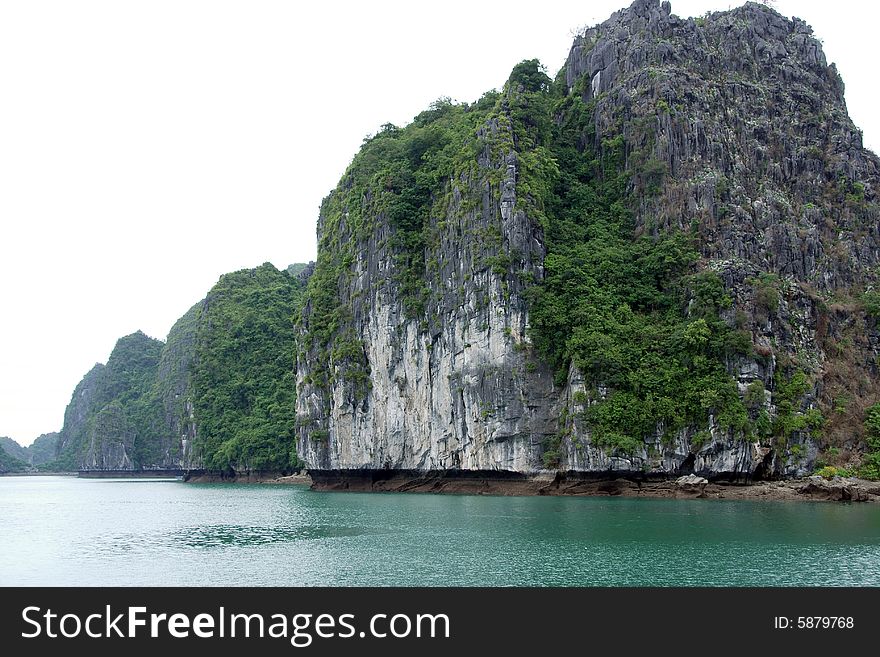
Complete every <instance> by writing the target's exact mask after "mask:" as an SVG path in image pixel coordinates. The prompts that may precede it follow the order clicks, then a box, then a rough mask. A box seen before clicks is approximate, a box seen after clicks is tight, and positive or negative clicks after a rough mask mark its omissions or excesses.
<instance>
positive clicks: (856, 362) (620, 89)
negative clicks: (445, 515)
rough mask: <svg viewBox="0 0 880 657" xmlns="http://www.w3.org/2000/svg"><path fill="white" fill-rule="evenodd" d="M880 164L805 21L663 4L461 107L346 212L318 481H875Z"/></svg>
mask: <svg viewBox="0 0 880 657" xmlns="http://www.w3.org/2000/svg"><path fill="white" fill-rule="evenodd" d="M878 178H880V163H878V160H877V158H876V156H874V155H873V154H872V153H870V152H869V151H867V150H865V149H864V148H863V147H862V142H861V133H860V132H859V130H858V129H857V128H855V126H854V125H853V124H852V122H851V121H850V119H849V117H848V115H847V113H846V106H845V103H844V98H843V83H842V82H841V80H840V77H839V75H838V73H837V71H836V69H835V68H834V66H833V65H831V66H828V65H827V63H826V61H825V58H824V55H823V53H822V48H821V44H820V43H819V42H818V41H817V40H816V39H815V38H814V37H813V36H812V32H811V30H810V28H809V27H808V26H807V25H806V24H805V23H803V22H802V21H799V20H798V19H793V20H788V19H786V18H784V17H782V16H780V15H779V14H778V13H776V12H775V11H773V10H772V9H770V8H768V7H765V6H763V5H757V4H754V3H750V4H747V5H745V6H743V7H740V8H737V9H734V10H732V11H728V12H720V13H713V14H708V15H706V16H704V17H702V18H699V19H681V18H678V17H676V16H674V15H672V14H671V11H670V6H669V4H668V3H662V4H661V3H659V2H655V1H652V0H638V1H637V2H635V3H634V4H633V5H632V6H630V7H629V8H628V9H626V10H623V11H621V12H618V13H616V14H614V15H613V16H612V17H611V18H610V19H609V20H608V21H606V22H605V23H603V24H601V25H599V26H597V27H595V28H591V29H588V30H586V31H585V32H584V34H582V35H581V36H579V37H578V38H577V39H576V40H575V43H574V45H573V47H572V49H571V53H570V55H569V58H568V61H567V62H566V64H565V66H564V67H563V69H562V70H561V71H560V72H559V74H558V75H557V76H556V78H555V80H551V79H550V78H549V77H548V76H546V75H545V74H544V72H543V70H542V69H541V68H540V66H539V64H538V62H536V61H526V62H522V63H521V64H519V65H517V66H516V67H515V68H514V70H513V72H512V74H511V77H510V79H509V80H508V82H507V83H506V84H505V86H504V88H503V90H502V91H501V92H500V93H494V92H490V93H488V94H486V95H485V96H484V97H483V98H482V99H480V100H479V101H477V102H476V103H474V104H470V105H467V104H466V105H458V104H454V103H451V102H447V101H438V102H437V103H435V104H434V105H433V106H432V107H431V109H429V110H428V111H426V112H424V113H422V114H420V115H419V116H418V117H416V119H415V120H414V121H413V123H411V124H410V125H408V126H406V127H404V128H398V127H395V126H391V125H386V126H383V128H382V130H381V131H380V132H379V133H378V134H377V135H375V136H373V137H371V138H369V139H368V140H365V143H364V146H363V148H362V149H361V151H360V152H359V153H358V154H357V156H356V157H355V158H354V160H353V162H352V164H351V165H350V166H349V168H348V170H347V171H346V173H345V175H344V176H343V178H342V180H341V181H340V184H339V186H338V187H337V188H336V189H335V190H334V191H333V192H332V193H331V194H330V195H329V196H328V197H327V198H326V199H325V201H324V203H323V205H322V209H321V215H320V218H319V224H318V235H319V253H318V261H317V263H316V268H315V272H314V275H313V276H312V277H311V279H310V282H309V287H308V293H307V297H306V302H305V306H304V311H303V319H302V325H301V340H300V344H301V348H300V351H299V356H298V370H297V371H298V384H299V387H298V393H299V394H298V398H297V399H298V401H297V404H298V406H297V410H298V420H299V429H298V436H299V450H300V456H301V458H302V459H303V460H304V461H305V462H306V463H307V465H308V466H309V467H312V468H316V469H360V468H367V469H373V468H383V469H387V468H391V469H417V470H431V469H448V468H453V469H457V468H461V469H471V470H479V469H504V470H513V471H519V472H533V471H538V470H542V469H546V468H552V469H560V470H578V471H602V472H606V471H628V472H633V471H636V472H655V473H672V472H688V471H698V472H701V473H704V474H708V475H711V476H739V475H744V474H748V475H752V476H754V475H763V474H786V475H791V474H802V473H805V472H810V471H812V470H813V469H814V468H815V467H817V466H820V465H823V463H825V464H829V463H830V464H834V465H838V466H841V467H847V468H850V469H856V468H858V467H859V463H860V461H861V460H862V457H863V453H864V452H865V450H866V449H867V450H868V451H869V452H870V450H871V447H870V443H866V442H865V440H864V438H865V434H864V418H865V411H866V408H867V406H868V405H869V404H870V403H872V402H875V401H876V400H877V398H878V387H877V382H878V376H877V375H878V372H877V364H876V357H877V354H878V333H877V325H876V321H877V316H878V314H880V313H878V311H877V308H878V307H880V303H878V298H880V297H878V296H877V293H876V292H875V291H874V285H875V283H876V271H877V270H876V266H877V264H878V262H877V260H878V257H880V255H878V254H880V232H878V231H880V228H878V219H880V213H878V205H877V196H876V194H877V189H878V182H880V180H878Z"/></svg>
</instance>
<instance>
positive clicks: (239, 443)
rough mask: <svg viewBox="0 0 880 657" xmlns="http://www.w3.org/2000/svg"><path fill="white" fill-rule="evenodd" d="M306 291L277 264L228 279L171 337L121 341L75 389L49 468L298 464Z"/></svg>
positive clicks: (259, 467) (262, 467)
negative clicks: (299, 350) (300, 340)
mask: <svg viewBox="0 0 880 657" xmlns="http://www.w3.org/2000/svg"><path fill="white" fill-rule="evenodd" d="M292 269H294V270H295V271H296V272H297V274H299V273H300V272H301V271H302V270H303V269H304V266H296V265H293V266H292ZM302 287H303V283H302V282H301V281H300V277H299V276H298V275H297V276H292V275H290V274H289V273H288V272H287V271H278V270H277V269H275V267H273V266H272V265H271V264H268V263H266V264H264V265H262V266H260V267H258V268H256V269H251V270H242V271H238V272H234V273H231V274H226V275H224V276H223V277H221V279H220V281H219V282H218V283H217V284H216V285H215V286H214V287H213V288H212V289H211V291H210V292H209V293H208V295H207V297H206V298H205V300H204V301H202V302H200V303H198V304H196V305H194V306H193V307H192V308H190V310H189V311H188V312H187V313H186V314H185V315H184V316H183V317H181V318H180V319H179V320H178V321H177V322H176V323H175V324H174V326H173V327H172V329H171V331H170V332H169V334H168V341H167V342H166V343H164V344H163V343H162V342H161V341H159V340H154V339H152V338H149V337H147V336H145V335H144V334H143V333H141V332H137V333H135V334H132V335H130V336H126V337H124V338H121V339H120V340H119V341H118V342H117V344H116V347H115V348H114V350H113V353H112V354H111V355H110V358H109V360H108V361H107V365H106V366H102V365H96V366H95V367H94V368H93V369H92V370H91V371H90V372H89V373H88V374H87V375H86V376H85V377H84V378H83V380H82V381H81V382H80V384H79V385H78V386H77V388H76V390H75V391H74V394H73V397H72V399H71V402H70V405H69V406H68V408H67V411H66V413H65V422H64V429H63V430H62V432H61V437H60V440H59V444H58V456H57V458H56V459H55V461H53V462H52V463H50V464H47V465H46V466H44V468H48V469H58V470H79V469H110V470H119V469H124V470H129V469H134V470H136V469H140V468H157V467H158V468H180V467H185V468H190V467H206V468H208V469H210V470H217V471H229V470H230V469H231V470H287V469H290V468H291V467H294V466H295V465H296V456H295V454H296V452H295V445H294V437H293V430H294V426H295V422H294V419H295V415H294V413H295V411H294V402H295V394H296V386H295V377H294V368H295V348H294V329H293V317H294V313H295V312H296V311H297V310H298V308H299V304H300V303H301V301H302Z"/></svg>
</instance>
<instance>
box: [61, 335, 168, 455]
mask: <svg viewBox="0 0 880 657" xmlns="http://www.w3.org/2000/svg"><path fill="white" fill-rule="evenodd" d="M163 346H164V345H163V343H162V342H161V341H159V340H154V339H153V338H150V337H148V336H146V335H144V334H143V333H141V332H140V331H138V332H137V333H133V334H131V335H129V336H125V337H123V338H120V339H119V341H118V342H117V343H116V346H115V347H114V349H113V352H112V353H111V354H110V358H109V359H108V361H107V365H101V364H98V365H95V367H93V368H92V369H91V370H90V371H89V373H88V374H86V376H85V377H83V380H82V381H81V382H80V383H79V385H78V386H77V387H76V389H75V390H74V392H73V396H72V398H71V401H70V404H69V405H68V407H67V410H66V411H65V414H64V426H63V428H62V430H61V433H60V437H59V439H58V445H57V454H58V460H59V462H60V464H62V465H63V466H65V467H69V468H71V469H79V470H136V469H140V468H142V467H176V466H177V465H178V464H179V457H178V456H177V453H176V450H172V449H170V448H167V447H166V446H165V445H164V444H163V442H166V438H165V437H166V435H167V434H164V433H163V432H162V431H161V430H160V426H161V419H160V415H159V406H158V404H157V400H156V397H155V395H154V390H153V385H154V382H155V379H156V371H157V368H158V365H159V360H160V355H161V353H162V348H163Z"/></svg>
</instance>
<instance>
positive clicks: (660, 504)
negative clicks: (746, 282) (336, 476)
mask: <svg viewBox="0 0 880 657" xmlns="http://www.w3.org/2000/svg"><path fill="white" fill-rule="evenodd" d="M0 518H2V533H0V585H6V586H9V585H94V586H109V585H123V586H124V585H157V586H158V585H168V586H183V585H224V586H229V585H233V586H244V585H255V586H318V585H321V586H353V585H364V586H374V585H375V586H391V585H393V586H416V585H426V586H451V585H456V586H507V585H517V586H592V585H596V586H703V585H707V586H734V585H736V586H752V585H755V586H793V585H817V586H827V585H839V586H852V585H869V586H878V585H880V505H865V504H863V505H849V504H828V503H824V504H823V503H806V502H747V501H721V500H661V499H621V498H596V497H590V498H560V497H489V496H468V495H424V494H410V495H408V494H362V493H316V492H312V491H310V490H308V489H307V488H306V487H303V486H269V485H235V486H230V485H194V484H183V483H180V482H174V481H150V480H95V479H76V478H72V477H0Z"/></svg>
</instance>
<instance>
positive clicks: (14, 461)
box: [0, 436, 28, 474]
mask: <svg viewBox="0 0 880 657" xmlns="http://www.w3.org/2000/svg"><path fill="white" fill-rule="evenodd" d="M10 443H11V444H10ZM16 447H18V449H19V450H23V449H24V448H23V447H22V446H21V445H19V444H18V443H17V442H15V441H14V440H12V438H7V437H6V436H3V437H0V474H8V473H10V472H25V471H26V470H27V469H28V463H27V461H25V460H23V459H21V458H19V457H17V456H15V455H14V454H13V452H18V450H16V449H15V448H16Z"/></svg>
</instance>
